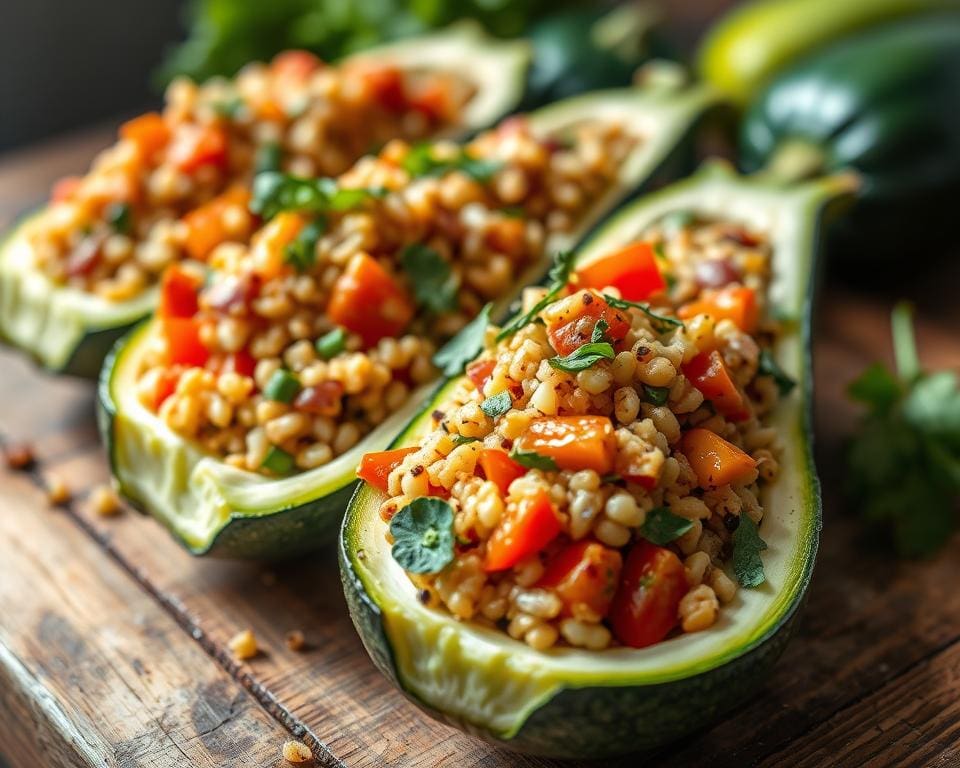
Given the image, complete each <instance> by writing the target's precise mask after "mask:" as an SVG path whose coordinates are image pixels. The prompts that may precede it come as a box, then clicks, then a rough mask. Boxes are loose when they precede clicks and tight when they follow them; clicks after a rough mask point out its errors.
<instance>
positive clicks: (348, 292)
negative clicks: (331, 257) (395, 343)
mask: <svg viewBox="0 0 960 768" xmlns="http://www.w3.org/2000/svg"><path fill="white" fill-rule="evenodd" d="M332 297H333V298H331V299H330V304H329V305H328V306H327V314H328V315H329V317H330V319H331V320H332V321H333V322H334V323H335V324H337V325H340V326H343V327H344V328H346V329H347V330H348V331H350V332H351V333H356V334H358V335H359V336H360V338H361V339H363V344H364V346H366V347H372V346H373V345H374V344H376V343H377V342H378V341H380V339H382V338H385V337H387V336H397V335H399V334H400V333H401V332H402V331H403V329H404V328H406V327H407V325H409V323H410V321H411V320H412V319H413V315H414V306H413V302H412V301H411V300H410V296H409V295H408V294H407V292H406V290H405V289H404V288H403V286H401V285H400V284H399V283H398V282H397V281H396V280H394V278H393V277H392V276H391V275H390V274H389V273H388V272H387V271H386V270H385V269H384V268H383V267H382V266H380V263H379V262H377V261H376V260H375V259H373V258H372V257H370V256H368V255H367V254H365V253H361V254H358V255H357V256H354V257H353V258H352V259H351V260H350V263H349V264H348V265H347V269H346V271H345V272H344V273H343V274H342V275H341V276H340V277H339V278H338V279H337V282H336V283H335V284H334V286H333V291H332Z"/></svg>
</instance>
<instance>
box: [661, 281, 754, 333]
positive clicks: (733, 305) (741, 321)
mask: <svg viewBox="0 0 960 768" xmlns="http://www.w3.org/2000/svg"><path fill="white" fill-rule="evenodd" d="M700 314H708V315H712V316H713V318H714V319H715V320H732V321H733V322H734V324H736V326H737V327H738V328H739V329H740V330H741V331H744V332H745V333H754V332H755V331H756V330H757V323H758V322H759V320H760V308H759V307H758V306H757V295H756V294H755V293H754V291H753V289H752V288H747V287H745V286H742V285H735V284H734V285H727V286H725V287H723V288H705V289H704V290H703V293H702V294H701V295H700V298H699V299H696V300H694V301H691V302H690V303H689V304H684V305H683V306H682V307H680V309H678V310H677V315H679V316H680V318H681V319H683V320H689V319H690V318H691V317H694V316H696V315H700Z"/></svg>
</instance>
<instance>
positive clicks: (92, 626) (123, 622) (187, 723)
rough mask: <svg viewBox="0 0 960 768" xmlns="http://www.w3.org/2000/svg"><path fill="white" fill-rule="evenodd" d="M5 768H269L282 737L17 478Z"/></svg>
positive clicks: (0, 669) (9, 575)
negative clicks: (246, 767) (236, 767)
mask: <svg viewBox="0 0 960 768" xmlns="http://www.w3.org/2000/svg"><path fill="white" fill-rule="evenodd" d="M0 563H2V569H3V571H2V574H3V575H2V578H0V616H2V617H3V620H2V621H0V744H2V745H3V747H2V749H3V751H4V753H5V754H4V757H5V759H6V760H8V761H9V762H10V765H11V767H12V768H17V767H18V766H24V768H27V767H29V768H36V766H39V765H44V766H63V767H64V768H67V767H69V768H73V767H75V766H87V765H89V766H134V765H136V766H184V767H185V768H186V767H187V766H190V767H193V766H209V767H210V768H217V767H220V766H224V765H239V764H243V765H250V766H264V767H266V766H276V765H277V764H278V761H279V755H280V746H281V745H282V743H283V741H284V740H286V739H287V738H289V734H288V733H287V732H286V731H285V730H284V729H283V728H282V727H281V726H280V725H279V724H278V723H277V722H275V721H274V720H273V719H272V718H271V717H270V716H269V715H268V714H267V713H266V712H264V711H263V709H262V708H261V707H260V706H259V705H258V704H257V702H256V701H255V700H254V699H253V697H251V696H250V695H249V694H248V693H247V692H246V691H245V690H244V689H243V688H242V687H241V686H240V685H238V684H237V683H236V682H235V681H234V680H232V679H231V678H230V677H229V675H227V674H226V673H225V672H224V671H223V670H222V669H221V668H220V667H218V666H217V665H216V664H215V663H213V662H212V661H211V660H210V659H209V658H208V657H207V656H206V655H205V654H204V653H203V652H202V650H201V649H200V648H198V647H197V645H196V644H195V643H194V642H193V641H192V640H191V639H190V638H189V637H188V636H186V635H185V634H184V633H183V632H182V631H181V630H180V628H179V627H177V625H176V624H175V623H174V621H173V620H172V619H171V618H170V616H168V615H167V614H166V613H165V612H164V611H163V610H161V609H160V608H159V606H157V604H156V603H155V601H154V600H153V599H152V598H151V597H150V596H149V595H148V594H146V593H145V592H144V591H143V590H142V589H141V588H140V587H139V586H138V585H137V584H136V583H135V582H134V581H133V580H132V579H131V578H130V577H129V575H128V574H126V573H124V572H123V571H122V570H121V569H120V568H119V567H118V566H117V565H116V564H115V563H114V562H112V561H111V560H110V559H109V558H105V557H104V556H103V553H102V552H101V551H100V549H99V548H98V547H97V546H96V545H95V544H94V542H92V541H91V540H90V538H89V537H88V536H86V535H85V534H84V533H83V532H82V531H80V530H78V528H77V526H76V525H75V523H74V521H72V520H70V519H69V518H67V517H66V516H65V515H63V514H62V513H61V512H59V511H53V510H48V509H46V503H45V501H44V499H43V496H42V494H41V493H40V492H39V491H38V489H37V488H36V487H35V486H34V485H33V484H32V483H31V482H30V481H29V479H28V478H27V477H26V476H13V475H12V474H11V473H9V472H6V471H4V472H3V473H2V474H0Z"/></svg>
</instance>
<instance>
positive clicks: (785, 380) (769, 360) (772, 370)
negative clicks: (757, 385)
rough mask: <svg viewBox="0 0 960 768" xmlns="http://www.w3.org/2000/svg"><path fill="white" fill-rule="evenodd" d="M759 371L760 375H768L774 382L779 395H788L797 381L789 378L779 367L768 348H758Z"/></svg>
mask: <svg viewBox="0 0 960 768" xmlns="http://www.w3.org/2000/svg"><path fill="white" fill-rule="evenodd" d="M758 367H759V373H760V374H761V375H762V376H770V377H771V378H772V379H773V380H774V382H776V385H777V389H779V390H780V394H781V395H789V394H790V392H791V391H792V390H793V388H794V387H795V386H797V382H795V381H794V380H793V379H791V378H790V377H789V376H788V375H787V372H786V371H784V370H783V368H781V367H780V364H779V363H778V362H777V360H776V358H775V357H774V356H773V353H772V352H771V351H770V350H769V349H766V348H764V349H761V350H760V364H759V366H758Z"/></svg>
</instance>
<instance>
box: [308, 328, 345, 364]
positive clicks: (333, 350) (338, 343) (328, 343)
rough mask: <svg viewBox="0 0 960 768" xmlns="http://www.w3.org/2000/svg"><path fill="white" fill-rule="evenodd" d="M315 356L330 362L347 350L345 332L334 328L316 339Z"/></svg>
mask: <svg viewBox="0 0 960 768" xmlns="http://www.w3.org/2000/svg"><path fill="white" fill-rule="evenodd" d="M316 347H317V354H318V355H320V357H322V358H323V359H324V360H330V359H331V358H333V357H336V356H337V355H339V354H340V353H341V352H343V350H345V349H346V348H347V332H346V331H345V330H343V328H334V329H333V330H332V331H330V332H329V333H325V334H324V335H323V336H321V337H320V338H319V339H317V344H316Z"/></svg>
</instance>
